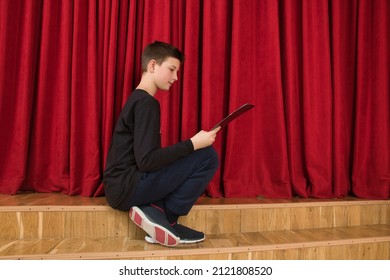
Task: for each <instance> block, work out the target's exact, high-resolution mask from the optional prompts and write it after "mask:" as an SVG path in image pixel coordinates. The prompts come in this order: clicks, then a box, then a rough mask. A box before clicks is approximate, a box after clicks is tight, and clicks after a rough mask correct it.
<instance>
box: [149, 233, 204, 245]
mask: <svg viewBox="0 0 390 280" xmlns="http://www.w3.org/2000/svg"><path fill="white" fill-rule="evenodd" d="M205 238H206V236H205V237H203V238H202V239H197V240H183V239H180V241H179V243H180V244H193V243H198V242H202V241H203V240H205ZM145 241H146V242H148V243H150V244H156V243H158V242H157V241H156V239H154V238H153V237H151V236H148V235H147V236H145Z"/></svg>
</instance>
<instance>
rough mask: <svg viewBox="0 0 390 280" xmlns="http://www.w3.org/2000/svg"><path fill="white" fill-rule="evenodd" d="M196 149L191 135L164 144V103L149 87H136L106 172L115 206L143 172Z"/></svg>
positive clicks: (107, 190) (107, 191) (108, 193)
mask: <svg viewBox="0 0 390 280" xmlns="http://www.w3.org/2000/svg"><path fill="white" fill-rule="evenodd" d="M193 151H194V146H193V144H192V142H191V140H190V139H188V140H186V141H182V142H179V143H177V144H174V145H171V146H168V147H164V148H162V147H161V135H160V104H159V102H158V101H157V100H156V99H155V98H154V97H153V96H151V95H150V94H148V93H147V92H146V91H144V90H139V89H136V90H134V91H133V93H132V94H131V95H130V97H129V98H128V100H127V102H126V104H125V106H124V107H123V110H122V112H121V114H120V116H119V119H118V122H117V124H116V127H115V130H114V135H113V137H112V142H111V146H110V150H109V152H108V156H107V162H106V169H105V171H104V173H103V183H104V188H105V195H106V198H107V200H108V202H109V204H110V205H111V206H112V207H114V208H115V206H116V205H118V204H119V203H120V202H121V201H122V199H123V197H125V196H127V195H128V194H131V193H132V192H133V191H134V189H135V185H136V184H137V183H138V181H139V180H140V178H141V176H142V174H143V173H147V172H150V171H155V170H158V169H160V168H163V167H165V166H167V165H169V164H170V163H172V162H174V161H175V160H177V159H179V158H181V157H184V156H186V155H188V154H190V153H191V152H193Z"/></svg>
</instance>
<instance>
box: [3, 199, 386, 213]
mask: <svg viewBox="0 0 390 280" xmlns="http://www.w3.org/2000/svg"><path fill="white" fill-rule="evenodd" d="M368 205H390V200H363V201H318V202H313V201H310V202H291V203H264V204H263V203H253V204H211V205H202V204H195V205H194V206H193V208H192V211H196V210H238V209H272V208H299V207H331V206H368ZM28 211H31V212H58V211H69V212H83V211H118V210H115V209H113V208H111V207H110V206H107V205H93V206H92V205H69V206H68V205H51V206H47V205H36V206H35V205H34V206H32V205H29V206H23V205H19V206H0V212H28Z"/></svg>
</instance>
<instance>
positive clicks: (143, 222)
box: [129, 205, 180, 246]
mask: <svg viewBox="0 0 390 280" xmlns="http://www.w3.org/2000/svg"><path fill="white" fill-rule="evenodd" d="M129 216H130V219H131V220H132V221H133V222H134V223H135V224H136V225H137V226H139V227H140V228H142V229H143V230H144V231H146V232H147V233H148V234H149V236H150V237H151V238H153V239H154V240H155V241H156V242H157V243H159V244H161V245H164V246H176V245H177V244H179V242H180V238H179V236H178V234H177V233H176V231H175V229H174V228H172V227H171V226H170V224H169V222H168V220H167V218H166V217H165V214H164V212H162V211H161V210H159V209H157V208H155V207H153V206H150V205H147V206H139V207H137V206H134V207H132V208H131V209H130V211H129Z"/></svg>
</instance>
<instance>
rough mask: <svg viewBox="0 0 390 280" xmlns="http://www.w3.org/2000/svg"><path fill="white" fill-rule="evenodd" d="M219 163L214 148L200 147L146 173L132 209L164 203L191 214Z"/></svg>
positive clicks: (139, 184)
mask: <svg viewBox="0 0 390 280" xmlns="http://www.w3.org/2000/svg"><path fill="white" fill-rule="evenodd" d="M218 166H219V159H218V155H217V153H216V151H215V150H214V148H213V147H211V146H210V147H207V148H204V149H200V150H196V151H194V152H193V153H191V154H190V155H188V156H186V157H184V158H181V159H179V160H177V161H175V162H174V163H172V164H170V165H169V166H167V167H165V168H162V169H160V170H157V171H154V172H148V173H144V174H143V176H142V178H141V181H140V182H139V183H138V184H137V186H136V189H135V191H134V193H133V194H132V196H131V199H130V200H129V201H127V202H126V204H127V205H128V208H129V209H130V208H131V207H132V206H138V205H145V204H151V203H161V202H163V203H164V205H165V207H166V208H168V209H169V210H170V211H172V212H173V213H175V214H177V215H178V216H184V215H187V214H188V213H189V212H190V210H191V208H192V206H193V205H194V203H195V202H196V200H197V199H198V198H199V197H200V196H201V195H202V194H203V192H204V191H205V190H206V188H207V185H208V184H209V182H210V181H211V179H212V178H213V176H214V174H215V172H216V171H217V169H218ZM126 208H127V207H126ZM126 210H127V209H126Z"/></svg>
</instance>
